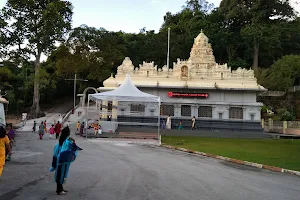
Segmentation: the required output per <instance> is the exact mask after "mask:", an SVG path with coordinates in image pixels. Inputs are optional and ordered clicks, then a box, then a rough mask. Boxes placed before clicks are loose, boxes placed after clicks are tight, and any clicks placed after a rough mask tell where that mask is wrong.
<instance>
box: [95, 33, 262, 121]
mask: <svg viewBox="0 0 300 200" xmlns="http://www.w3.org/2000/svg"><path fill="white" fill-rule="evenodd" d="M208 41H209V39H208V38H207V36H206V35H205V34H204V33H203V32H202V31H201V33H200V34H199V35H198V36H197V37H196V38H195V39H194V45H193V47H192V49H191V52H190V58H189V59H188V60H181V59H177V62H174V63H173V68H170V69H168V68H167V66H163V67H162V68H158V67H157V65H155V64H154V62H150V63H147V62H143V64H142V65H140V66H139V67H137V66H134V65H133V64H132V61H131V60H130V58H128V57H126V58H125V59H124V61H123V63H122V65H120V66H119V67H118V69H117V74H116V75H115V78H114V77H113V76H111V77H110V78H108V79H107V80H105V81H104V83H103V85H104V87H100V88H98V90H99V91H100V92H103V91H109V90H113V89H115V88H117V87H118V86H119V85H121V84H122V83H123V81H124V80H125V77H126V74H128V73H129V74H130V77H131V80H132V82H133V83H134V85H136V86H137V87H138V88H139V89H140V90H141V91H143V92H145V93H148V94H153V95H155V96H159V97H160V98H161V102H162V105H161V108H160V113H161V116H162V117H167V116H169V115H170V116H171V117H172V118H174V119H180V120H181V119H182V120H187V119H189V120H190V119H191V118H192V117H193V116H195V117H196V118H197V120H199V121H201V120H212V121H243V122H257V123H258V122H260V120H261V106H262V103H259V102H257V101H256V96H257V92H260V91H265V90H266V89H265V88H264V87H262V86H261V85H259V84H257V80H256V78H255V77H254V71H253V70H246V69H242V68H238V69H237V70H231V68H230V67H228V66H227V64H223V65H220V64H217V63H216V61H215V57H214V55H213V50H212V47H211V44H210V43H209V42H208ZM129 110H130V111H136V112H139V113H140V114H141V117H142V116H143V117H146V118H147V117H151V116H156V115H157V112H159V111H158V110H155V109H153V108H152V107H151V104H140V103H135V102H127V103H123V102H122V103H121V102H120V104H119V105H118V112H119V113H120V114H121V113H122V112H123V111H129Z"/></svg>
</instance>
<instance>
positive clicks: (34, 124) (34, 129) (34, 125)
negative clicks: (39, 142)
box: [32, 121, 36, 133]
mask: <svg viewBox="0 0 300 200" xmlns="http://www.w3.org/2000/svg"><path fill="white" fill-rule="evenodd" d="M35 131H36V121H34V122H33V127H32V132H33V133H35Z"/></svg>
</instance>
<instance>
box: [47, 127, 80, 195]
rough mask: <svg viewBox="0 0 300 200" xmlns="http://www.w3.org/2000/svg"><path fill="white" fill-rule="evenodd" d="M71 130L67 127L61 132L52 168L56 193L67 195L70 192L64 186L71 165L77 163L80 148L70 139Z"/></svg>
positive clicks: (55, 148)
mask: <svg viewBox="0 0 300 200" xmlns="http://www.w3.org/2000/svg"><path fill="white" fill-rule="evenodd" d="M69 136H70V129H69V127H65V128H64V129H63V130H62V131H61V135H60V137H59V142H58V144H57V145H56V146H55V147H54V153H53V159H52V166H51V168H50V169H49V171H50V172H53V171H55V175H54V180H55V182H56V186H57V187H56V193H57V194H58V195H65V194H66V192H68V191H67V190H66V189H64V187H63V184H64V183H65V182H66V178H67V177H68V173H69V169H70V165H71V163H72V162H74V161H75V159H76V156H77V153H78V151H79V150H82V149H81V148H79V147H78V146H77V145H76V143H75V140H74V139H72V138H70V137H69Z"/></svg>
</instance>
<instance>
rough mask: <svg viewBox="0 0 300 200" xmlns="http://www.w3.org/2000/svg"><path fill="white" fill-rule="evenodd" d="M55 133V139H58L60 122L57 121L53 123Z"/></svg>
mask: <svg viewBox="0 0 300 200" xmlns="http://www.w3.org/2000/svg"><path fill="white" fill-rule="evenodd" d="M54 129H55V133H56V139H58V137H59V134H60V131H61V124H60V123H59V121H58V122H57V124H55V128H54Z"/></svg>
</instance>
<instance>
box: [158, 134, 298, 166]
mask: <svg viewBox="0 0 300 200" xmlns="http://www.w3.org/2000/svg"><path fill="white" fill-rule="evenodd" d="M162 143H164V144H168V145H172V146H177V147H182V148H186V149H190V150H196V151H200V152H205V153H211V154H215V155H220V156H225V157H229V158H235V159H239V160H244V161H249V162H255V163H260V164H265V165H271V166H276V167H282V168H285V169H291V170H297V171H300V140H270V139H227V138H226V139H225V138H202V137H193V136H162Z"/></svg>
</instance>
